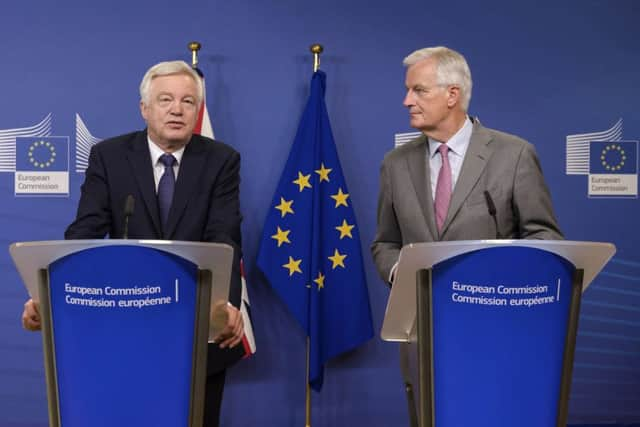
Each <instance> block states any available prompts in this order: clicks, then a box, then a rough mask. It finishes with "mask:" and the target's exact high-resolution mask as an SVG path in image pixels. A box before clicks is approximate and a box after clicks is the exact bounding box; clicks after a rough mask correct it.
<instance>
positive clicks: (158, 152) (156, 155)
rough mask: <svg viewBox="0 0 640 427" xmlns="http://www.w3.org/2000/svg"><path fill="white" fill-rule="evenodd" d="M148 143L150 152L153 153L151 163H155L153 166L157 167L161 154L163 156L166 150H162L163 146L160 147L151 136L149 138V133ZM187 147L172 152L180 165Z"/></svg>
mask: <svg viewBox="0 0 640 427" xmlns="http://www.w3.org/2000/svg"><path fill="white" fill-rule="evenodd" d="M147 143H148V144H149V153H150V154H151V164H152V165H153V167H156V166H157V165H158V159H160V156H162V155H163V154H164V153H165V152H164V151H162V148H160V147H158V146H157V145H156V143H155V142H153V141H152V140H151V138H149V136H148V135H147ZM185 148H186V145H185V146H184V147H182V148H181V149H179V150H176V151H174V152H173V153H171V154H173V157H175V158H176V165H180V162H181V161H182V155H183V154H184V149H185Z"/></svg>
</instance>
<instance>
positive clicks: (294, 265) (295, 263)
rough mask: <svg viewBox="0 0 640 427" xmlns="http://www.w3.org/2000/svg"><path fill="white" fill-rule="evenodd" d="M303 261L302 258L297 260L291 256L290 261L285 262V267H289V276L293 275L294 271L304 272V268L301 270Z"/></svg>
mask: <svg viewBox="0 0 640 427" xmlns="http://www.w3.org/2000/svg"><path fill="white" fill-rule="evenodd" d="M301 262H302V258H300V259H298V260H295V259H293V258H292V257H289V262H288V263H286V264H283V265H282V266H283V267H284V268H287V269H289V277H291V276H293V273H300V274H302V270H300V263H301Z"/></svg>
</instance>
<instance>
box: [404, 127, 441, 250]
mask: <svg viewBox="0 0 640 427" xmlns="http://www.w3.org/2000/svg"><path fill="white" fill-rule="evenodd" d="M406 159H407V166H408V168H409V175H410V176H411V183H412V184H413V188H414V191H415V192H416V195H417V197H418V201H419V202H420V207H421V208H422V214H423V216H424V220H425V223H426V225H427V229H428V230H429V233H431V239H432V240H437V236H438V233H437V228H436V221H435V215H434V211H433V196H432V195H431V172H430V170H429V161H428V159H427V137H426V136H424V135H423V136H421V137H420V139H419V140H418V141H417V143H416V145H415V147H414V148H413V150H412V151H411V152H410V153H409V154H408V155H407V156H406Z"/></svg>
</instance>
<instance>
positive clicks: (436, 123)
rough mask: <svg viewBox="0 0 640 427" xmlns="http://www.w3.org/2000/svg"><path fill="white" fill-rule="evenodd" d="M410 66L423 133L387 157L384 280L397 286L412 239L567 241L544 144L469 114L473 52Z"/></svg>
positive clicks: (430, 53) (416, 57)
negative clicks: (545, 172)
mask: <svg viewBox="0 0 640 427" xmlns="http://www.w3.org/2000/svg"><path fill="white" fill-rule="evenodd" d="M403 63H404V65H405V66H406V67H407V73H406V81H405V84H406V88H407V93H406V96H405V98H404V106H405V107H407V109H408V110H409V117H410V123H411V126H412V127H413V128H415V129H418V130H419V131H421V132H422V135H421V136H420V137H419V138H417V139H414V140H413V141H410V142H408V143H407V144H405V145H403V146H400V147H398V148H396V149H394V150H392V151H390V152H389V153H387V154H386V156H385V158H384V160H383V162H382V167H381V170H380V194H379V199H378V225H377V231H376V236H375V239H374V241H373V244H372V245H371V251H372V253H373V258H374V261H375V264H376V267H377V268H378V272H379V274H380V275H381V277H382V278H383V280H384V281H385V282H388V283H389V284H392V283H393V279H394V275H395V268H396V266H397V261H398V255H399V253H400V249H401V248H402V246H404V245H406V244H408V243H420V242H437V241H443V240H475V239H495V238H505V239H562V233H561V231H560V229H559V227H558V223H557V221H556V218H555V215H554V213H553V208H552V205H551V196H550V194H549V190H548V189H547V186H546V184H545V182H544V178H543V176H542V170H541V167H540V163H539V161H538V157H537V155H536V152H535V149H534V147H533V146H532V145H531V144H529V143H528V142H526V141H524V140H523V139H521V138H519V137H517V136H514V135H509V134H507V133H504V132H500V131H496V130H493V129H489V128H485V127H484V126H482V125H481V124H480V122H479V121H478V119H476V118H472V117H471V116H469V115H468V114H467V110H468V107H469V101H470V100H471V88H472V81H471V72H470V70H469V66H468V65H467V61H466V60H465V58H464V57H463V56H462V55H461V54H460V53H458V52H456V51H454V50H452V49H449V48H446V47H431V48H425V49H420V50H417V51H415V52H413V53H411V54H410V55H409V56H407V57H406V58H405V59H404V62H403Z"/></svg>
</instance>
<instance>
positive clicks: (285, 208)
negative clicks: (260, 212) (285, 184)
mask: <svg viewBox="0 0 640 427" xmlns="http://www.w3.org/2000/svg"><path fill="white" fill-rule="evenodd" d="M292 204H293V200H289V201H286V200H285V199H284V198H283V197H280V204H279V205H278V206H276V209H278V210H279V211H280V212H281V213H282V218H284V216H285V215H286V214H288V213H290V214H292V213H293V209H292V208H291V205H292Z"/></svg>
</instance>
